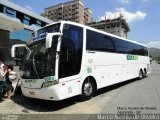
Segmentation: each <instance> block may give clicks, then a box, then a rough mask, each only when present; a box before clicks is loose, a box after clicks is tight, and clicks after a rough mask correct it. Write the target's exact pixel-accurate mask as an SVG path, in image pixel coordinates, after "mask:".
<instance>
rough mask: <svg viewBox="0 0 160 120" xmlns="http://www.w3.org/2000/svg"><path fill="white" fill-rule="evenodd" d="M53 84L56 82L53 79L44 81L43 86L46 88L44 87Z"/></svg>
mask: <svg viewBox="0 0 160 120" xmlns="http://www.w3.org/2000/svg"><path fill="white" fill-rule="evenodd" d="M52 85H54V82H53V81H48V82H44V83H43V84H42V88H44V87H49V86H52Z"/></svg>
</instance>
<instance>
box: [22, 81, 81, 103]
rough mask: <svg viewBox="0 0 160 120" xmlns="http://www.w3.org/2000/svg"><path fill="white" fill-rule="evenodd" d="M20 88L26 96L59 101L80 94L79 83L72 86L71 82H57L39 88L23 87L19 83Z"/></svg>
mask: <svg viewBox="0 0 160 120" xmlns="http://www.w3.org/2000/svg"><path fill="white" fill-rule="evenodd" d="M21 89H22V94H23V95H24V96H26V97H30V98H37V99H43V100H51V101H59V100H63V99H66V98H69V97H73V96H76V95H78V94H80V93H79V85H77V86H75V85H74V86H73V85H71V84H68V85H67V84H66V85H62V84H57V85H53V86H50V87H45V88H40V89H33V88H25V87H24V86H23V85H21ZM75 91H76V92H75Z"/></svg>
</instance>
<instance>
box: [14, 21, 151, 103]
mask: <svg viewBox="0 0 160 120" xmlns="http://www.w3.org/2000/svg"><path fill="white" fill-rule="evenodd" d="M17 47H25V48H26V51H25V52H24V57H23V65H22V71H23V75H22V80H21V89H22V93H23V95H25V96H27V97H31V98H38V99H45V100H53V101H58V100H63V99H66V98H69V97H73V96H76V95H81V97H82V99H84V100H87V99H90V98H91V97H92V96H93V95H94V93H95V91H96V90H97V89H100V88H103V87H106V86H109V85H113V84H116V83H120V82H123V81H126V80H131V79H133V78H139V79H142V78H143V77H145V76H147V74H149V73H150V61H149V57H148V50H147V46H145V45H142V44H140V43H137V42H134V41H130V40H127V39H123V38H120V37H117V36H115V35H112V34H109V33H106V32H103V31H100V30H97V29H94V28H91V27H88V26H85V25H81V24H78V23H74V22H69V21H59V22H56V23H53V24H50V25H48V26H46V27H43V28H41V29H39V30H38V31H36V32H34V33H33V34H32V42H31V43H29V44H26V45H14V46H13V47H12V57H16V56H15V50H16V48H17Z"/></svg>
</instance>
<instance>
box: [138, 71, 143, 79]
mask: <svg viewBox="0 0 160 120" xmlns="http://www.w3.org/2000/svg"><path fill="white" fill-rule="evenodd" d="M142 78H143V71H142V70H140V71H139V77H138V79H139V80H141V79H142Z"/></svg>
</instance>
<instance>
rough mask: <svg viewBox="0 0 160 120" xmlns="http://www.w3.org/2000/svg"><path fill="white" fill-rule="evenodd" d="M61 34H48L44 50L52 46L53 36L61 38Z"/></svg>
mask: <svg viewBox="0 0 160 120" xmlns="http://www.w3.org/2000/svg"><path fill="white" fill-rule="evenodd" d="M62 35H63V34H62V33H48V34H47V36H46V49H48V48H50V47H51V46H52V38H53V36H62Z"/></svg>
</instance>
